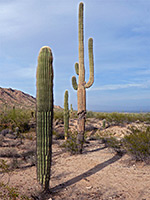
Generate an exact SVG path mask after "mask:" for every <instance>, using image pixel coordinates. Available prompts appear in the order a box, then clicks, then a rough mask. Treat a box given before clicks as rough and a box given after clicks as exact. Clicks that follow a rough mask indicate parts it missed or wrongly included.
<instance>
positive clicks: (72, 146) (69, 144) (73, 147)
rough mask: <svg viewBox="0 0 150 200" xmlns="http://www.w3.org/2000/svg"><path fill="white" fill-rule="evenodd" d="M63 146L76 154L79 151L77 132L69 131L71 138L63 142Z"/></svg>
mask: <svg viewBox="0 0 150 200" xmlns="http://www.w3.org/2000/svg"><path fill="white" fill-rule="evenodd" d="M62 147H64V148H65V149H66V150H67V151H69V152H70V153H71V154H76V153H77V152H78V148H77V132H73V133H72V132H69V138H68V139H67V140H66V141H65V142H64V143H63V145H62Z"/></svg>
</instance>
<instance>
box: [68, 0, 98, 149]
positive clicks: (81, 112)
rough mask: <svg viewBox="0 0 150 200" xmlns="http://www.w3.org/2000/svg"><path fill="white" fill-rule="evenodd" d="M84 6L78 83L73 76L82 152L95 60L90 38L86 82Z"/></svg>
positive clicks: (76, 66) (79, 142)
mask: <svg viewBox="0 0 150 200" xmlns="http://www.w3.org/2000/svg"><path fill="white" fill-rule="evenodd" d="M83 8H84V4H83V3H82V2H81V3H80V4H79V23H78V26H79V33H78V34H79V64H78V63H76V64H75V71H76V74H77V75H79V81H78V84H77V81H76V77H75V76H73V77H72V85H73V88H74V89H75V90H77V96H78V126H77V131H78V136H77V145H78V152H79V153H82V149H83V143H84V132H85V114H86V88H89V87H91V86H92V84H93V82H94V62H93V39H92V38H89V41H88V51H89V69H90V70H89V71H90V77H89V81H88V82H87V83H86V82H85V68H84V36H83Z"/></svg>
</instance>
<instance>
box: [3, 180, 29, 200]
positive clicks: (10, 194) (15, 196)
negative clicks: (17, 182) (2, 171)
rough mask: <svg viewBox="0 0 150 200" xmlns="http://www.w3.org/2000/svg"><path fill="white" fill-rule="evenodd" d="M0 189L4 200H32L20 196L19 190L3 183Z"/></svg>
mask: <svg viewBox="0 0 150 200" xmlns="http://www.w3.org/2000/svg"><path fill="white" fill-rule="evenodd" d="M0 188H1V191H0V198H1V199H3V200H31V199H30V198H29V197H27V196H25V195H21V194H19V192H18V190H17V188H15V187H10V186H8V184H4V183H3V182H0Z"/></svg>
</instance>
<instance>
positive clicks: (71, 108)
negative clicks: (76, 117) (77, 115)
mask: <svg viewBox="0 0 150 200" xmlns="http://www.w3.org/2000/svg"><path fill="white" fill-rule="evenodd" d="M70 113H71V114H72V113H73V107H72V104H71V105H70Z"/></svg>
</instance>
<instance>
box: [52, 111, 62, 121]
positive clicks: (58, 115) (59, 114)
mask: <svg viewBox="0 0 150 200" xmlns="http://www.w3.org/2000/svg"><path fill="white" fill-rule="evenodd" d="M56 119H61V120H62V121H64V114H63V111H54V120H56Z"/></svg>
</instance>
